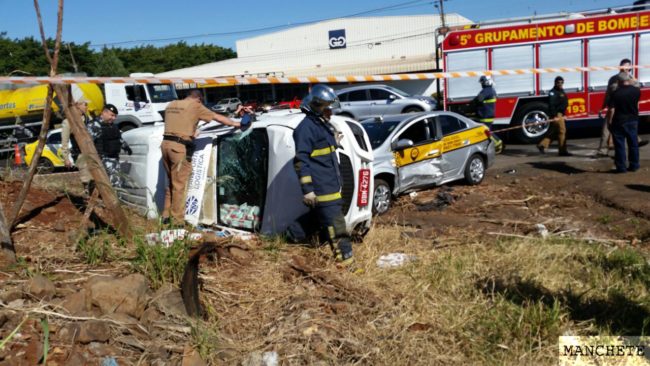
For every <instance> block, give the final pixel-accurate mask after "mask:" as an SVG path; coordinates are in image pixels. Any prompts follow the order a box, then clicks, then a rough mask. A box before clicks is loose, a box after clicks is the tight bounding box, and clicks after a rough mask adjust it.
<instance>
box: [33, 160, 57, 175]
mask: <svg viewBox="0 0 650 366" xmlns="http://www.w3.org/2000/svg"><path fill="white" fill-rule="evenodd" d="M36 171H37V172H38V173H39V174H50V173H52V172H54V164H52V162H51V161H50V159H48V158H40V159H38V165H37V166H36Z"/></svg>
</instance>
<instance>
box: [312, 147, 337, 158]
mask: <svg viewBox="0 0 650 366" xmlns="http://www.w3.org/2000/svg"><path fill="white" fill-rule="evenodd" d="M334 151H336V147H334V146H328V147H324V148H322V149H316V150H314V151H312V152H311V155H309V156H311V157H312V158H313V157H316V156H323V155H327V154H331V153H333V152H334Z"/></svg>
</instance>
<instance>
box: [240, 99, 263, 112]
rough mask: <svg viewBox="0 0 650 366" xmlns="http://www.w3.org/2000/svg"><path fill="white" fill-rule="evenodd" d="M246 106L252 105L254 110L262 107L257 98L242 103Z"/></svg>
mask: <svg viewBox="0 0 650 366" xmlns="http://www.w3.org/2000/svg"><path fill="white" fill-rule="evenodd" d="M242 105H243V106H244V107H250V108H251V109H252V110H253V111H257V109H258V108H259V107H260V104H259V103H258V101H257V100H255V99H249V100H247V101H245V102H244V103H243V104H242Z"/></svg>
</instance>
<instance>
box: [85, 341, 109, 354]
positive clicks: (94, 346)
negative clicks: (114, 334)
mask: <svg viewBox="0 0 650 366" xmlns="http://www.w3.org/2000/svg"><path fill="white" fill-rule="evenodd" d="M86 349H87V350H88V352H90V353H91V354H92V355H93V356H95V357H102V356H111V355H114V354H116V350H115V348H113V347H111V346H109V345H108V344H106V343H99V342H90V344H89V345H88V347H87V348H86Z"/></svg>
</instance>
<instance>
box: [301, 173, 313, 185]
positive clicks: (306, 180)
mask: <svg viewBox="0 0 650 366" xmlns="http://www.w3.org/2000/svg"><path fill="white" fill-rule="evenodd" d="M300 183H302V184H309V183H311V175H306V176H304V177H302V178H300Z"/></svg>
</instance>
